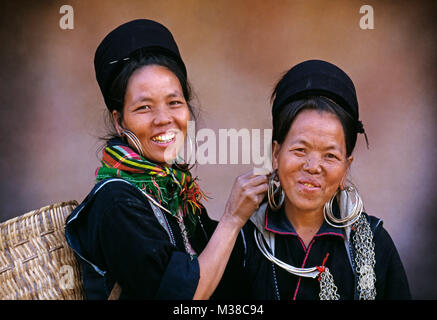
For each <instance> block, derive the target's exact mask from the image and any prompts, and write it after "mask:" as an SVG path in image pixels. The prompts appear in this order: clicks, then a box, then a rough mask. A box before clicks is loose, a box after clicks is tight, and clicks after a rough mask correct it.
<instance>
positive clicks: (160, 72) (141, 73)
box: [127, 65, 181, 93]
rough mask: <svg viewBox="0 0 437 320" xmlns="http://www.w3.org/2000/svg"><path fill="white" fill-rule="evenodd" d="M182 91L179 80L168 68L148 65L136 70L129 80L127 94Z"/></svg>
mask: <svg viewBox="0 0 437 320" xmlns="http://www.w3.org/2000/svg"><path fill="white" fill-rule="evenodd" d="M165 90H179V91H180V90H181V85H180V83H179V79H178V78H177V77H176V75H175V74H174V73H173V72H172V71H170V70H169V69H167V68H166V67H163V66H159V65H148V66H144V67H141V68H139V69H137V70H135V71H134V72H133V73H132V75H131V76H130V78H129V81H128V85H127V93H128V92H129V91H130V92H131V93H137V92H138V91H145V92H148V91H149V92H153V91H157V92H160V91H165Z"/></svg>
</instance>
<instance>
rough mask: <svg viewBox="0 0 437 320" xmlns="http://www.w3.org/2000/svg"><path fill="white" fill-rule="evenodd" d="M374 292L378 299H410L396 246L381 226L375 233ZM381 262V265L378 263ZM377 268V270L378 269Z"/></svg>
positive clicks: (406, 280)
mask: <svg viewBox="0 0 437 320" xmlns="http://www.w3.org/2000/svg"><path fill="white" fill-rule="evenodd" d="M375 255H376V261H377V268H376V279H377V284H376V292H377V298H378V299H384V300H405V299H411V294H410V288H409V285H408V279H407V275H406V273H405V270H404V267H403V265H402V261H401V258H400V256H399V253H398V251H397V249H396V246H395V244H394V242H393V240H392V238H391V237H390V235H389V234H388V232H387V230H385V229H384V228H383V227H382V226H380V227H379V228H378V229H377V230H376V232H375ZM378 260H379V261H383V262H382V263H378ZM378 266H379V268H378Z"/></svg>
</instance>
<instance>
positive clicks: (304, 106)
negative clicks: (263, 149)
mask: <svg viewBox="0 0 437 320" xmlns="http://www.w3.org/2000/svg"><path fill="white" fill-rule="evenodd" d="M274 94H275V92H274ZM273 96H274V95H273ZM303 110H317V111H321V112H329V113H331V114H335V115H336V116H337V118H338V119H339V120H340V122H341V124H342V126H343V132H344V137H345V142H346V155H347V156H348V157H349V156H350V155H351V154H352V152H353V150H354V148H355V144H356V142H357V134H358V133H357V130H356V121H355V120H354V119H353V118H352V116H350V115H349V114H348V113H347V112H346V111H345V110H344V109H343V108H342V107H340V106H339V105H338V104H336V103H335V102H334V101H332V100H331V99H329V98H327V97H324V96H308V97H306V98H302V99H299V100H294V101H291V102H289V103H288V104H286V105H285V106H283V107H282V108H281V111H280V112H279V113H276V114H273V133H272V141H275V140H276V141H277V142H278V143H282V142H283V141H284V140H285V137H286V136H287V133H288V131H289V129H290V127H291V125H292V123H293V121H294V119H296V116H297V115H298V114H299V112H301V111H303Z"/></svg>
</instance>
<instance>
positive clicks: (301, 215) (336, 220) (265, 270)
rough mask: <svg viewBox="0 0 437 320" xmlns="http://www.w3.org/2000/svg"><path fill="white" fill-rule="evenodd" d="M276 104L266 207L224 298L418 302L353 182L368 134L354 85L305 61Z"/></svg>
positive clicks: (321, 64) (226, 281)
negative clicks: (359, 146) (360, 138)
mask: <svg viewBox="0 0 437 320" xmlns="http://www.w3.org/2000/svg"><path fill="white" fill-rule="evenodd" d="M273 98H274V101H273V108H272V116H273V137H272V140H273V148H272V155H273V170H274V172H273V174H272V176H271V177H270V181H269V189H268V190H269V192H268V199H267V201H266V202H264V203H263V204H262V205H261V206H260V208H259V209H257V210H256V211H255V213H254V214H253V215H252V216H251V218H250V221H249V222H248V223H247V224H246V226H245V227H244V228H243V233H242V234H243V235H242V238H243V239H242V241H241V242H240V241H238V242H237V243H238V245H237V246H236V247H235V249H234V252H233V255H232V258H231V260H230V263H229V267H228V269H227V271H226V273H225V276H224V278H223V281H222V283H221V285H220V287H219V289H218V291H217V292H218V293H219V292H220V294H223V295H224V296H228V297H229V295H233V296H236V297H245V298H256V299H305V300H315V299H321V300H337V299H366V300H367V299H368V300H373V299H408V298H410V292H409V287H408V281H407V278H406V275H405V271H404V268H403V266H402V263H401V260H400V257H399V254H398V252H397V250H396V247H395V245H394V244H393V241H392V240H391V238H390V236H389V234H388V233H387V231H386V230H385V229H384V228H383V227H382V222H381V220H379V219H378V218H376V217H373V216H369V215H367V214H366V213H365V212H363V204H362V201H361V198H360V196H359V194H358V192H357V190H356V188H354V187H353V186H352V185H349V183H348V181H347V174H348V171H349V168H350V166H351V165H352V162H353V156H352V152H353V149H354V147H355V144H356V141H357V135H358V133H364V129H363V125H362V123H361V121H359V114H358V102H357V99H356V93H355V87H354V85H353V83H352V81H351V80H350V78H349V77H348V76H347V75H346V74H345V73H344V72H343V71H342V70H341V69H339V68H338V67H336V66H334V65H332V64H330V63H328V62H325V61H319V60H309V61H305V62H303V63H300V64H298V65H296V66H295V67H293V68H291V69H290V70H289V71H288V72H287V73H286V74H285V75H284V77H283V78H282V79H281V80H280V81H279V83H278V84H277V86H276V88H275V91H274V93H273ZM366 141H367V137H366ZM314 278H317V279H318V280H319V281H317V280H315V279H314ZM235 286H238V287H239V288H241V289H240V290H235V289H234V288H235ZM218 293H217V294H218Z"/></svg>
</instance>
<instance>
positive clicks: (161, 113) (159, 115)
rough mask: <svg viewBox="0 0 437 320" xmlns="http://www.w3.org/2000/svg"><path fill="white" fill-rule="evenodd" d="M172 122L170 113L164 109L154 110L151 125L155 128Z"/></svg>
mask: <svg viewBox="0 0 437 320" xmlns="http://www.w3.org/2000/svg"><path fill="white" fill-rule="evenodd" d="M171 122H172V117H171V113H170V112H169V110H167V108H166V107H162V108H157V109H156V110H155V114H154V119H153V124H154V125H155V126H163V125H167V124H169V123H171Z"/></svg>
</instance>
